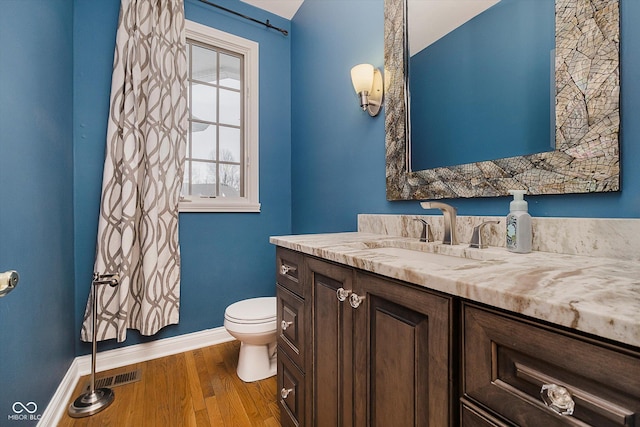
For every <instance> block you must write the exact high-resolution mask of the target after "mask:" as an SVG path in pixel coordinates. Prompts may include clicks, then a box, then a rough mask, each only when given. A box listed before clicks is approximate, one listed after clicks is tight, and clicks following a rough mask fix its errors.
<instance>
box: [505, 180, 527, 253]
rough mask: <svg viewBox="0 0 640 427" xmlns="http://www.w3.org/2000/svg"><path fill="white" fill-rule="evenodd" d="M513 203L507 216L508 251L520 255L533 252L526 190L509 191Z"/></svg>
mask: <svg viewBox="0 0 640 427" xmlns="http://www.w3.org/2000/svg"><path fill="white" fill-rule="evenodd" d="M509 193H511V194H513V201H511V203H510V204H509V208H510V209H509V210H510V212H509V215H507V250H509V251H511V252H516V253H520V254H527V253H529V252H531V241H532V233H531V215H529V213H528V212H527V201H526V200H524V195H525V194H526V191H525V190H509Z"/></svg>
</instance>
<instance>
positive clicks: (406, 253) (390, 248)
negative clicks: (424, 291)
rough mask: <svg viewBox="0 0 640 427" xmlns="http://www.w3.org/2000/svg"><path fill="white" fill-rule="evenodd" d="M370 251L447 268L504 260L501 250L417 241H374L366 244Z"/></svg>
mask: <svg viewBox="0 0 640 427" xmlns="http://www.w3.org/2000/svg"><path fill="white" fill-rule="evenodd" d="M364 244H365V247H366V248H367V249H368V250H372V251H376V252H379V253H383V254H385V255H391V256H397V257H401V258H408V259H414V260H422V261H424V262H431V263H436V264H440V265H445V266H456V265H464V264H469V263H470V262H473V261H493V260H498V259H501V258H502V255H503V254H502V253H500V252H499V251H500V248H489V249H474V248H470V247H469V245H468V244H460V245H444V244H442V243H439V242H429V243H425V242H419V241H415V240H407V239H397V240H391V239H390V240H372V241H369V242H365V243H364Z"/></svg>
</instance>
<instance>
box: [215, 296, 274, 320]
mask: <svg viewBox="0 0 640 427" xmlns="http://www.w3.org/2000/svg"><path fill="white" fill-rule="evenodd" d="M224 317H225V318H227V319H229V320H231V321H232V322H235V323H266V322H270V321H273V320H276V297H262V298H250V299H245V300H242V301H238V302H236V303H233V304H231V305H230V306H229V307H227V309H226V310H225V312H224Z"/></svg>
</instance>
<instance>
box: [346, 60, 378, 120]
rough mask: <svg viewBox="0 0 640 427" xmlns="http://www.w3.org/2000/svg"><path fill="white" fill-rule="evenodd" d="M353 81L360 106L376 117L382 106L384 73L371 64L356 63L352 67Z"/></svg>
mask: <svg viewBox="0 0 640 427" xmlns="http://www.w3.org/2000/svg"><path fill="white" fill-rule="evenodd" d="M351 82H352V83H353V88H354V89H355V91H356V93H357V94H358V97H359V98H360V107H362V110H363V111H367V112H368V113H369V115H370V116H371V117H375V116H377V115H378V113H379V112H380V108H381V107H382V95H383V87H382V73H380V70H378V69H377V68H375V67H374V66H373V65H371V64H360V65H356V66H355V67H353V68H352V69H351Z"/></svg>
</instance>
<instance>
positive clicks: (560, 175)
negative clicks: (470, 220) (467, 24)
mask: <svg viewBox="0 0 640 427" xmlns="http://www.w3.org/2000/svg"><path fill="white" fill-rule="evenodd" d="M406 1H407V0H385V80H386V88H385V92H386V95H387V96H386V100H385V129H386V177H387V199H388V200H415V199H428V198H433V199H437V198H456V197H492V196H504V195H507V194H508V193H507V191H508V190H509V189H523V190H527V193H528V194H534V195H535V194H564V193H587V192H608V191H618V190H619V189H620V185H619V146H618V132H619V126H620V121H619V91H620V82H619V34H620V25H619V3H618V2H619V0H555V91H554V93H555V148H556V149H555V150H552V151H545V152H537V153H535V154H527V155H516V156H512V157H504V155H502V156H501V157H498V158H492V159H491V160H484V161H474V162H466V163H463V160H459V158H457V157H456V158H455V165H452V166H446V167H433V168H427V169H424V170H414V171H412V170H411V166H410V153H411V150H412V149H413V147H412V144H411V143H412V141H411V140H410V139H409V135H408V134H409V132H408V130H409V129H408V121H409V117H408V107H409V106H408V102H407V100H408V97H409V95H408V92H407V63H408V49H407V44H408V43H407V32H406V27H407V3H406ZM434 1H435V0H434ZM449 1H454V2H455V1H461V0H449ZM503 1H506V0H503ZM532 3H536V4H538V3H539V1H535V2H534V1H532ZM514 31H515V30H514ZM505 37H507V36H503V38H505ZM499 41H500V42H501V41H504V40H499ZM460 56H463V55H460ZM545 74H546V75H547V76H549V74H550V73H549V72H548V71H547V72H546V73H545ZM522 83H523V84H525V85H526V84H530V83H531V80H530V79H529V78H527V77H525V78H523V79H522ZM476 86H483V82H481V81H480V82H477V85H476ZM471 89H474V87H473V86H471V88H470V89H469V90H471ZM436 101H437V99H436ZM500 101H502V99H500ZM484 108H487V107H484ZM480 112H481V111H480V109H478V111H476V112H475V114H479V113H480ZM449 119H451V121H450V123H451V124H450V127H460V126H463V125H464V120H465V119H464V118H463V117H460V116H457V115H456V116H454V117H452V118H449ZM549 122H551V120H549ZM499 126H500V128H502V127H504V126H505V123H501V124H500V125H499ZM536 129H537V128H536ZM499 130H500V129H499ZM531 132H532V131H531ZM545 132H546V131H545ZM547 141H548V139H547ZM436 142H437V141H436ZM414 145H415V144H414ZM479 145H481V146H482V145H484V146H491V145H493V141H490V140H486V141H483V142H482V143H481V144H479ZM480 148H482V147H480Z"/></svg>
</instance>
